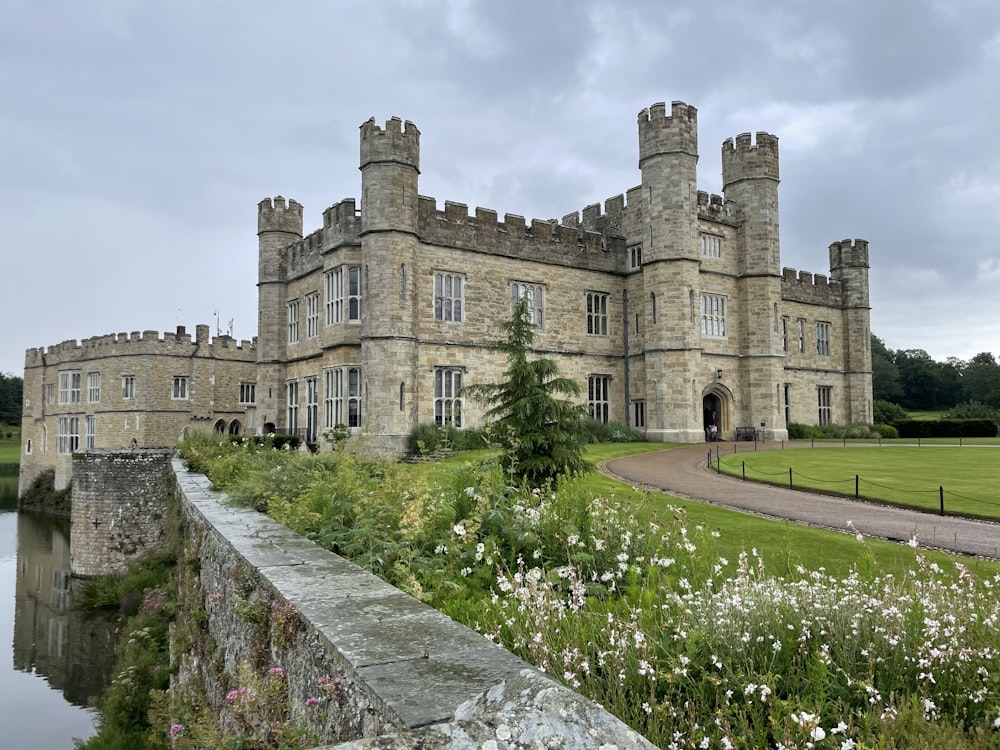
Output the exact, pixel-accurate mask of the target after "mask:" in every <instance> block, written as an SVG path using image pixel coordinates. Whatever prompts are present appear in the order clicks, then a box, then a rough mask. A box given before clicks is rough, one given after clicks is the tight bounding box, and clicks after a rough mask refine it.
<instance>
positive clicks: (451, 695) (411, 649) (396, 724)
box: [172, 460, 654, 750]
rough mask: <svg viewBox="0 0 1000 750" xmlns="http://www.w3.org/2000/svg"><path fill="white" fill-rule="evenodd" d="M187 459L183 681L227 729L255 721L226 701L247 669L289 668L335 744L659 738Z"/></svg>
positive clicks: (594, 742)
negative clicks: (292, 526)
mask: <svg viewBox="0 0 1000 750" xmlns="http://www.w3.org/2000/svg"><path fill="white" fill-rule="evenodd" d="M173 466H174V471H175V473H176V476H177V490H178V491H177V496H178V499H179V500H180V503H181V514H182V523H183V525H184V544H185V559H186V562H185V566H184V567H185V570H187V571H189V572H190V571H196V573H190V574H189V575H186V576H184V577H183V580H182V591H181V596H182V601H183V602H185V604H186V606H187V608H188V613H189V618H190V619H192V620H194V621H197V622H199V623H200V624H199V627H200V628H201V631H200V634H199V637H198V638H193V639H191V640H190V641H189V642H188V643H187V644H182V646H183V653H179V654H176V655H175V658H176V660H177V661H178V662H179V670H178V673H177V675H176V678H175V680H174V684H173V686H172V690H178V691H183V690H185V689H186V688H188V687H191V688H193V689H197V691H198V692H199V693H200V694H202V695H204V696H205V697H206V699H207V701H208V703H209V705H208V709H209V710H210V711H211V712H213V713H215V714H217V715H218V716H219V717H220V721H221V722H222V725H223V727H224V728H232V729H235V728H239V727H240V726H241V722H242V723H243V728H244V729H245V723H246V722H247V721H248V718H247V716H246V715H245V714H240V712H239V711H238V710H234V702H238V701H233V700H227V698H226V696H227V694H230V693H231V691H233V690H238V689H239V688H240V686H241V684H240V681H241V679H246V676H247V674H248V673H253V674H257V675H266V674H267V672H268V671H269V670H272V669H275V668H280V669H281V670H282V671H283V673H284V676H285V679H286V681H287V687H288V697H289V704H290V706H291V708H290V714H291V715H290V716H289V717H288V718H290V719H291V720H292V721H293V722H296V723H299V724H302V725H305V726H308V727H309V728H310V729H312V731H314V732H316V733H317V735H318V736H320V737H322V738H323V741H324V742H329V743H332V744H329V745H326V746H324V747H325V748H326V750H332V748H338V749H339V750H361V748H393V750H406V749H411V748H412V749H413V750H416V748H421V749H423V750H432V749H433V748H453V749H456V750H457V749H459V748H496V749H499V748H528V747H531V748H547V747H562V748H570V747H572V748H591V747H592V748H605V749H606V750H611V749H612V748H653V747H654V746H653V745H652V744H651V743H649V742H648V741H646V740H645V739H644V738H642V737H641V736H639V735H638V734H636V733H635V732H633V731H631V730H630V729H629V728H628V727H626V726H625V725H624V724H622V723H621V722H620V721H618V720H617V719H615V718H614V717H613V716H611V715H610V714H608V713H607V712H606V711H604V710H603V709H602V708H601V707H600V706H598V705H597V704H594V703H592V702H591V701H588V700H586V699H584V698H583V697H581V696H580V695H578V694H577V693H574V692H573V691H571V690H569V689H568V688H566V687H563V686H562V685H560V684H558V683H556V682H555V681H553V680H552V679H550V678H549V677H547V676H546V675H544V674H542V673H541V672H539V671H537V670H536V669H534V668H533V667H531V666H530V665H528V664H527V663H525V662H523V661H522V660H520V659H518V658H517V657H515V656H513V655H512V654H510V653H509V652H507V651H505V650H503V649H501V648H499V647H498V646H495V645H493V644H492V643H490V642H489V641H487V640H486V639H485V638H483V637H482V636H480V635H478V634H477V633H475V632H473V631H472V630H470V629H468V628H466V627H464V626H462V625H459V624H458V623H456V622H454V621H453V620H451V619H450V618H448V617H447V616H445V615H443V614H441V613H440V612H437V611H436V610H434V609H431V608H430V607H428V606H426V605H424V604H422V603H421V602H419V601H417V600H416V599H414V598H413V597H411V596H408V595H407V594H404V593H403V592H401V591H399V590H398V589H395V588H393V587H392V586H390V585H388V584H387V583H385V582H384V581H382V580H380V579H379V578H377V577H375V576H373V575H371V574H370V573H368V572H366V571H364V570H362V569H361V568H359V567H357V566H356V565H354V564H352V563H350V562H348V561H347V560H344V559H343V558H341V557H339V556H337V555H334V554H333V553H331V552H328V551H326V550H324V549H322V548H320V547H318V546H317V545H315V544H313V543H311V542H309V541H308V540H306V539H304V538H302V537H300V536H298V535H297V534H294V533H292V532H291V531H289V530H288V529H287V528H285V527H284V526H282V525H280V524H278V523H276V522H275V521H273V520H271V519H270V518H268V517H267V516H265V515H263V514H260V513H257V512H255V511H252V510H249V509H245V508H237V507H233V506H230V505H227V504H226V498H225V495H223V494H221V493H217V492H213V491H211V490H210V489H209V482H208V480H207V479H206V478H205V477H203V476H201V475H197V474H191V473H188V472H187V471H186V470H185V469H184V467H183V465H182V464H181V463H180V462H179V461H176V460H175V461H174V465H173ZM262 720H264V719H262ZM337 743H340V744H337Z"/></svg>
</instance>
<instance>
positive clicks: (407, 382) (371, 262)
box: [360, 117, 432, 452]
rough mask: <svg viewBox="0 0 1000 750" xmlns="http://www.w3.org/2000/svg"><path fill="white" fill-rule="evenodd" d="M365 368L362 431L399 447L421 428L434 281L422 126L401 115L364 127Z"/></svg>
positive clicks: (378, 444)
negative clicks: (425, 219)
mask: <svg viewBox="0 0 1000 750" xmlns="http://www.w3.org/2000/svg"><path fill="white" fill-rule="evenodd" d="M360 169H361V258H362V269H361V276H362V295H363V303H362V304H363V309H364V313H363V315H362V320H361V367H362V379H363V381H364V399H365V404H366V407H365V420H366V429H365V432H366V433H367V434H368V436H369V438H368V439H369V440H370V441H372V442H373V443H374V445H373V447H374V448H375V449H376V450H384V451H387V452H399V451H400V450H402V449H403V448H404V446H405V440H406V436H407V435H408V434H409V432H410V430H411V429H412V428H413V427H414V426H416V422H417V414H416V410H415V406H414V405H415V403H416V399H415V394H416V393H417V391H418V389H419V387H420V383H419V381H418V377H417V345H416V339H417V326H416V322H417V320H418V319H419V316H418V310H419V309H420V308H419V304H420V303H421V302H422V303H424V304H425V305H429V304H430V301H431V297H430V295H431V293H432V291H431V287H430V286H429V285H422V282H426V281H427V276H426V274H423V275H421V274H419V273H418V270H417V259H418V254H417V245H418V239H417V234H418V226H417V222H418V218H419V216H418V209H417V206H418V200H417V194H418V192H417V191H418V178H419V175H420V131H419V130H417V128H416V126H415V125H414V124H413V123H412V122H409V121H406V123H405V124H404V123H403V122H402V121H401V120H400V119H399V118H398V117H393V118H391V119H389V120H388V121H387V122H386V123H385V128H381V127H379V126H378V125H377V124H376V123H375V119H374V118H371V119H370V120H368V121H367V122H365V123H364V124H362V125H361V159H360Z"/></svg>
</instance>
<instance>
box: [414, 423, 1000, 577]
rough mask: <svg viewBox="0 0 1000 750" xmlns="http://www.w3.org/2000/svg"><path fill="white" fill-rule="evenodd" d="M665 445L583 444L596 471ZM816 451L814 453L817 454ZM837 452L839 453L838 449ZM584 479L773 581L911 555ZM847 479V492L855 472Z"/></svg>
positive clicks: (476, 455)
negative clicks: (696, 532)
mask: <svg viewBox="0 0 1000 750" xmlns="http://www.w3.org/2000/svg"><path fill="white" fill-rule="evenodd" d="M669 447H670V446H669V445H667V444H664V443H604V444H601V445H590V446H588V447H587V451H586V456H587V460H589V461H591V462H592V463H593V464H595V465H596V464H598V463H600V462H601V461H608V460H610V459H612V458H619V457H621V456H626V455H634V454H637V453H648V452H650V451H658V450H664V449H666V448H669ZM674 447H678V446H674ZM819 450H820V449H817V452H818V451H819ZM830 450H834V451H835V450H837V449H830ZM860 450H864V449H860ZM875 450H878V449H875ZM884 450H887V449H884ZM914 450H916V449H914ZM921 450H923V449H921ZM956 450H957V449H956ZM853 451H854V449H852V453H853ZM811 452H812V451H805V450H801V451H783V452H781V453H780V455H784V456H789V455H793V454H795V455H797V454H800V453H811ZM841 452H843V450H842V449H841ZM769 454H778V452H777V451H761V452H758V453H756V454H737V456H736V457H735V458H738V459H739V460H740V461H742V460H743V459H744V458H746V457H749V456H751V455H754V456H767V455H769ZM486 455H487V454H486V452H485V451H482V452H480V451H476V452H468V453H461V454H459V455H458V456H456V457H454V458H450V459H447V460H445V461H441V462H436V463H433V464H428V465H420V464H418V465H415V466H414V467H412V468H413V470H415V471H416V472H417V473H420V474H421V475H422V476H424V477H425V478H426V479H431V481H433V478H432V477H433V475H434V474H438V473H439V472H441V473H445V472H447V471H448V470H449V469H450V468H455V467H457V466H459V465H461V464H463V463H466V462H468V461H471V460H479V459H481V458H483V457H485V456H486ZM990 455H991V456H992V455H994V454H993V453H991V454H990ZM733 458H734V457H733V456H729V457H728V459H727V457H725V456H724V457H723V460H732V459H733ZM996 459H997V460H998V461H1000V453H997V454H996ZM883 461H884V458H883ZM737 466H739V464H737ZM785 476H786V477H787V467H786V468H785ZM585 481H586V486H587V489H588V490H589V491H590V492H591V493H592V494H593V495H594V496H595V497H596V496H604V497H610V498H614V499H616V500H619V501H621V502H622V503H623V504H627V505H631V506H633V507H634V508H635V510H636V512H637V513H638V514H639V515H640V516H641V517H642V518H643V519H645V520H646V521H649V522H658V523H660V524H661V525H662V524H663V521H664V520H665V519H666V518H667V517H669V516H670V515H671V514H672V512H673V511H672V509H673V508H677V509H679V510H681V511H682V512H683V513H684V514H685V515H686V516H687V518H688V520H689V521H690V524H691V525H692V526H695V527H697V526H701V527H704V528H705V529H707V530H709V531H713V532H718V537H717V538H714V537H713V538H712V541H711V544H712V545H713V549H712V550H704V552H707V553H710V554H713V555H718V556H721V557H727V558H730V559H736V558H737V557H739V554H740V552H742V551H749V550H751V549H757V550H758V552H759V553H760V556H761V558H762V559H763V560H764V562H765V563H766V564H767V566H768V570H770V571H771V572H772V573H773V574H775V575H782V576H787V577H789V578H793V579H794V578H798V577H799V574H798V568H799V566H801V567H802V568H806V569H808V570H819V569H823V570H825V571H826V572H827V573H829V574H830V575H833V576H846V575H848V574H849V573H850V572H851V571H852V570H858V571H860V572H862V573H873V572H875V571H878V572H879V573H893V574H895V575H904V574H905V573H906V572H907V571H909V570H910V569H911V568H912V566H913V557H914V554H913V550H912V549H910V548H909V547H907V546H906V545H905V544H897V543H893V542H883V541H878V540H874V539H865V541H864V543H859V542H858V541H857V539H856V538H855V537H854V536H852V535H851V534H847V533H839V532H835V531H826V530H821V529H815V528H812V527H809V526H801V525H799V524H795V523H791V522H788V521H770V520H765V519H762V518H758V517H756V516H752V515H748V514H745V513H740V512H738V511H734V510H728V509H725V508H719V507H716V506H713V505H705V504H703V503H698V502H692V501H688V500H681V499H679V498H676V497H673V496H671V495H668V494H666V493H662V492H647V491H642V490H634V489H632V487H630V486H629V485H628V484H624V483H622V482H619V481H617V480H614V479H611V478H610V477H607V476H604V475H603V474H600V473H598V472H594V473H592V474H590V475H588V476H587V478H586V480H585ZM851 481H852V486H853V474H852V480H851ZM998 510H1000V508H998ZM921 554H924V555H925V556H926V557H927V558H928V559H930V560H934V561H936V562H938V564H941V565H944V564H946V563H949V562H950V561H954V560H963V561H964V562H965V563H966V564H967V565H969V566H970V567H971V568H972V569H974V570H977V571H980V572H982V573H983V574H985V575H992V574H994V573H996V572H997V571H998V570H1000V566H997V565H996V564H994V563H991V562H987V561H984V560H970V559H968V558H962V557H959V556H955V555H947V554H944V553H939V552H931V551H927V550H921Z"/></svg>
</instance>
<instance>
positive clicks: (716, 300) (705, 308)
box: [701, 294, 726, 339]
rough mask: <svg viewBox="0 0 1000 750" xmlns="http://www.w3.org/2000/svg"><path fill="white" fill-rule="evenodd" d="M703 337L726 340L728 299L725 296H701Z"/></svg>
mask: <svg viewBox="0 0 1000 750" xmlns="http://www.w3.org/2000/svg"><path fill="white" fill-rule="evenodd" d="M701 335H702V336H710V337H712V338H717V339H724V338H726V298H725V297H724V296H723V295H721V294H703V295H701Z"/></svg>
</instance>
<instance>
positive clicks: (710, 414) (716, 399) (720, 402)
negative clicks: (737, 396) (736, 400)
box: [701, 383, 733, 440]
mask: <svg viewBox="0 0 1000 750" xmlns="http://www.w3.org/2000/svg"><path fill="white" fill-rule="evenodd" d="M732 412H733V394H732V392H731V391H730V390H729V389H728V388H726V387H725V386H723V385H721V384H719V383H712V384H711V385H709V386H708V387H707V388H705V390H704V391H702V394H701V413H702V427H703V428H704V430H705V439H706V440H709V439H711V432H712V431H711V428H712V425H715V427H716V439H718V440H721V439H723V438H724V437H727V436H729V435H730V434H731V433H732V429H733V428H732Z"/></svg>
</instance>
